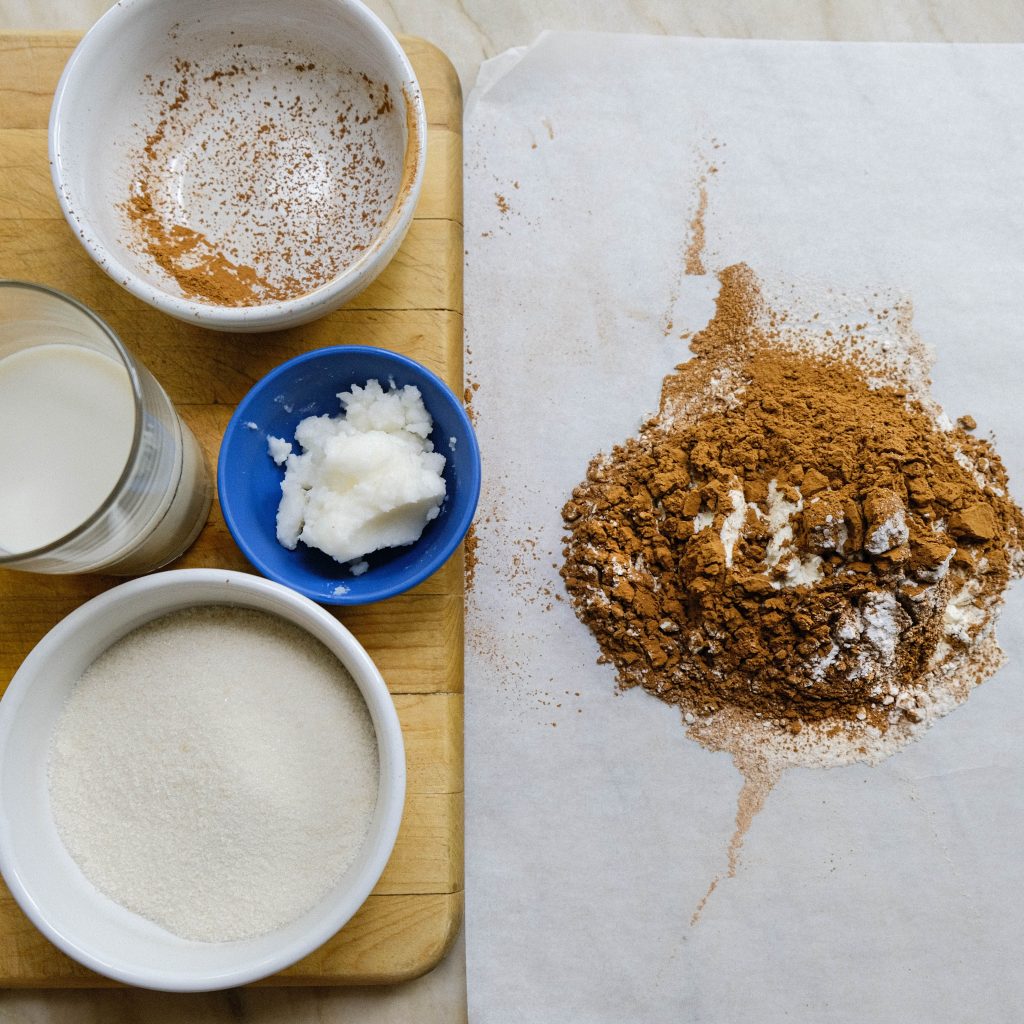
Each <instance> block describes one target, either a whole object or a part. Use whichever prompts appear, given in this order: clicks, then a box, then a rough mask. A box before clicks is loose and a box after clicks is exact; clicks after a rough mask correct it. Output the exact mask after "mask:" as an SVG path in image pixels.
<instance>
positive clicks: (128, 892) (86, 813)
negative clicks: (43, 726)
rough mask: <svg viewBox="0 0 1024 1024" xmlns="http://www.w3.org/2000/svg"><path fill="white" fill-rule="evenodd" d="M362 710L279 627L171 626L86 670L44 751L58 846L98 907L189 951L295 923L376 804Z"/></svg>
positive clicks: (324, 666)
mask: <svg viewBox="0 0 1024 1024" xmlns="http://www.w3.org/2000/svg"><path fill="white" fill-rule="evenodd" d="M378 774H379V769H378V761H377V746H376V740H375V735H374V730H373V724H372V722H371V720H370V715H369V712H368V710H367V708H366V705H365V703H364V701H363V698H362V695H361V694H360V693H359V690H358V688H357V687H356V685H355V683H354V682H353V680H352V678H351V676H350V675H349V674H348V672H347V671H346V670H345V669H344V668H343V667H342V666H341V664H340V663H339V662H338V661H337V659H336V658H335V657H334V655H332V654H331V653H330V652H329V651H328V650H327V648H326V647H324V646H323V645H322V644H321V643H319V642H318V641H317V640H315V639H313V638H312V637H311V636H309V635H308V634H307V633H305V632H304V631H303V630H301V629H299V628H298V627H296V626H294V625H292V624H291V623H288V622H285V621H284V620H281V619H278V618H276V617H274V616H271V615H267V614H264V613H262V612H257V611H252V610H249V609H242V608H233V607H226V606H215V607H204V608H196V609H189V610H186V611H181V612H176V613H174V614H171V615H168V616H165V617H163V618H161V619H157V620H156V621H154V622H151V623H148V624H147V625H144V626H142V627H141V628H139V629H137V630H135V631H134V632H132V633H130V634H128V636H126V637H125V638H124V639H122V640H121V641H119V642H118V643H117V644H115V645H114V646H113V647H111V648H110V649H109V650H107V651H106V652H105V653H103V654H102V655H100V657H99V658H97V659H96V661H95V662H94V663H93V664H92V665H91V666H90V667H89V668H88V669H87V670H86V672H85V673H84V675H83V676H82V678H81V680H80V681H79V682H78V684H77V685H76V686H75V688H74V690H73V691H72V693H71V696H70V697H69V699H68V702H67V705H66V706H65V708H64V711H63V713H62V715H61V718H60V720H59V722H58V724H57V728H56V730H55V733H54V737H53V741H52V746H51V751H50V776H49V782H50V803H51V807H52V811H53V816H54V820H55V822H56V825H57V830H58V832H59V834H60V836H61V839H62V840H63V841H64V844H65V846H66V847H67V849H68V852H69V853H70V854H71V856H72V857H73V858H74V860H75V861H76V863H77V864H78V865H79V867H80V868H81V869H82V871H83V872H84V874H85V875H86V877H87V878H88V879H89V880H90V881H91V882H92V883H93V884H94V885H95V886H96V887H97V888H98V889H99V890H100V891H101V892H103V893H105V894H106V895H107V896H109V897H110V898H111V899H113V900H114V901H115V902H117V903H120V904H121V905H122V906H124V907H127V908H128V909H129V910H133V911H135V912H136V913H138V914H141V915H142V916H143V917H146V918H149V919H150V920H152V921H155V922H156V923H158V924H160V925H162V926H163V927H165V928H167V929H168V930H169V931H172V932H174V933H175V934H177V935H180V936H182V937H184V938H188V939H196V940H200V941H206V942H217V941H230V940H235V939H244V938H251V937H255V936H257V935H262V934H265V933H267V932H269V931H272V930H274V929H275V928H278V927H280V926H282V925H285V924H287V923H289V922H290V921H293V920H295V919H296V918H298V917H300V916H301V915H302V914H303V913H305V912H306V911H307V910H309V909H311V908H312V907H313V906H314V905H315V904H316V903H317V901H318V900H319V899H321V898H322V897H323V896H324V895H325V894H326V893H327V892H328V890H330V889H331V887H332V886H333V885H334V884H335V883H336V882H337V881H338V880H339V879H340V878H341V876H342V875H343V874H344V872H345V871H346V869H347V868H348V867H349V866H350V865H351V864H352V863H353V861H354V860H355V858H356V856H357V854H358V852H359V849H360V847H361V845H362V843H363V840H364V839H365V836H366V832H367V829H368V827H369V823H370V819H371V817H372V815H373V811H374V807H375V805H376V799H377V785H378Z"/></svg>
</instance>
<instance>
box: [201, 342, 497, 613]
mask: <svg viewBox="0 0 1024 1024" xmlns="http://www.w3.org/2000/svg"><path fill="white" fill-rule="evenodd" d="M374 378H376V379H377V380H379V381H380V383H381V385H382V386H383V387H385V388H387V387H388V385H389V383H390V382H391V381H394V384H395V386H396V387H399V388H401V387H404V386H405V385H406V384H415V385H416V387H418V388H419V389H420V393H421V394H422V396H423V402H424V405H426V407H427V411H428V412H429V413H430V415H431V417H432V418H433V420H434V429H433V432H432V433H431V435H430V440H431V441H433V443H434V450H435V451H438V452H440V453H441V454H442V455H443V456H444V457H445V467H444V480H445V488H446V491H447V493H446V494H445V499H444V503H443V504H442V505H441V511H440V513H439V515H438V516H437V518H436V519H434V520H432V521H431V522H429V523H428V524H427V526H426V528H425V529H424V531H423V534H422V536H421V537H420V539H419V540H417V541H416V542H415V543H414V544H410V545H407V546H406V547H401V548H388V549H385V550H383V551H377V552H375V553H374V554H372V555H368V556H367V558H366V561H367V562H368V563H369V569H367V571H366V572H365V573H363V574H362V575H361V576H353V575H352V573H351V572H350V571H349V570H348V568H347V567H346V566H344V565H342V564H341V563H340V562H336V561H335V560H334V559H333V558H331V557H330V556H329V555H325V554H323V553H322V552H320V551H317V550H315V549H314V548H310V547H307V546H306V545H305V544H303V543H302V542H301V541H300V542H299V545H298V547H297V548H296V549H295V550H294V551H289V550H288V549H287V548H286V547H284V546H283V545H282V544H280V543H278V540H277V532H276V531H277V506H278V504H279V502H280V500H281V480H282V479H283V478H284V468H283V467H282V466H278V465H276V464H275V463H274V461H273V459H272V458H271V457H270V455H269V454H268V452H267V436H268V435H273V436H275V437H282V438H284V439H285V440H286V441H292V442H294V440H295V427H296V426H297V424H298V423H299V421H300V420H303V419H305V418H306V417H307V416H321V415H323V414H324V413H327V414H328V415H331V416H338V415H340V414H341V412H342V406H341V402H340V401H339V400H338V397H337V396H338V393H339V392H341V391H348V390H349V389H350V388H351V387H352V385H353V384H358V385H360V386H362V385H364V384H365V383H366V382H367V381H368V380H372V379H374ZM295 448H296V451H301V448H300V447H299V446H298V445H296V446H295ZM217 486H218V489H219V492H220V493H219V498H220V506H221V510H222V511H223V513H224V521H225V522H226V523H227V525H228V529H229V530H230V531H231V536H232V537H234V538H235V542H236V543H237V544H238V546H239V547H240V548H241V549H242V552H243V553H244V554H245V557H246V558H248V559H249V561H250V562H251V563H252V564H253V566H254V567H255V568H256V569H257V570H259V572H260V573H262V574H263V575H264V576H266V577H267V578H268V579H272V580H276V581H277V582H278V583H283V584H284V585H285V586H288V587H291V588H292V589H293V590H297V591H298V592H299V593H300V594H305V596H306V597H310V598H312V599H313V600H314V601H319V602H321V603H322V604H339V605H353V604H370V603H371V602H373V601H383V600H384V599H385V598H388V597H394V595H395V594H401V593H402V592H403V591H405V590H408V589H409V588H410V587H414V586H416V584H417V583H421V582H422V581H423V580H425V579H426V578H427V577H428V576H429V575H430V574H431V573H433V572H436V571H437V570H438V569H439V568H441V566H442V565H443V564H444V563H445V561H446V560H447V559H448V557H449V556H450V555H451V554H452V552H453V551H454V550H455V549H456V547H458V545H459V541H461V540H462V538H463V537H464V536H465V534H466V531H467V530H468V529H469V524H470V523H471V522H472V521H473V513H474V512H475V511H476V503H477V499H478V497H479V496H480V449H479V448H478V446H477V442H476V436H475V434H474V433H473V426H472V424H471V423H470V421H469V417H468V416H467V415H466V411H465V409H463V407H462V402H461V401H460V400H459V398H458V397H456V395H455V394H454V393H453V392H452V390H451V388H449V387H448V385H447V384H445V383H444V382H443V381H442V380H441V379H440V378H439V377H437V376H435V375H434V374H433V373H431V372H430V371H429V370H428V369H426V367H424V366H421V365H420V364H419V363H417V362H414V361H413V360H412V359H407V358H406V357H405V356H400V355H398V354H397V353H395V352H389V351H387V350H386V349H379V348H370V347H368V346H363V345H339V346H336V347H334V348H323V349H318V350H316V351H315V352H307V353H306V354H305V355H301V356H297V357H296V358H295V359H290V360H289V361H288V362H287V363H283V364H282V365H281V366H279V367H277V369H276V370H273V371H271V372H270V373H268V374H267V376H266V377H264V378H263V379H262V380H260V381H259V382H258V383H257V384H256V385H255V386H254V387H253V388H252V390H251V391H250V392H249V393H248V394H247V395H246V396H245V398H243V399H242V401H241V402H240V403H239V406H238V408H237V409H236V410H235V414H234V416H232V417H231V421H230V423H228V426H227V429H226V430H225V432H224V440H223V441H222V443H221V448H220V459H219V461H218V464H217Z"/></svg>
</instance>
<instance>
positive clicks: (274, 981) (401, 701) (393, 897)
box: [0, 33, 463, 987]
mask: <svg viewBox="0 0 1024 1024" xmlns="http://www.w3.org/2000/svg"><path fill="white" fill-rule="evenodd" d="M78 39H79V36H78V35H77V34H73V33H19V34H11V33H0V277H6V278H17V279H20V280H26V281H35V282H38V283H41V284H46V285H50V286H52V287H54V288H57V289H59V290H61V291H63V292H67V293H68V294H69V295H72V296H73V297H74V298H76V299H79V300H80V301H82V302H84V303H85V304H86V305H88V306H90V307H91V308H92V309H94V310H95V311H96V312H97V313H98V314H99V315H100V316H101V317H102V318H103V319H104V320H106V321H107V323H109V324H110V325H111V326H112V327H113V328H114V330H115V331H116V332H117V333H118V335H119V336H120V337H121V339H122V340H123V341H124V342H125V343H126V344H127V346H128V347H129V348H130V349H131V350H132V351H133V352H134V353H135V354H136V355H137V356H138V357H139V358H140V359H141V360H142V362H143V363H144V364H145V365H146V366H147V367H148V368H149V369H150V370H151V371H152V372H153V374H154V375H155V376H156V377H157V379H158V380H159V381H160V382H161V384H163V386H164V388H165V389H166V390H167V392H168V393H169V394H170V396H171V399H172V400H173V401H174V403H175V405H176V406H177V407H178V409H179V410H180V412H181V414H182V417H183V418H184V419H185V420H186V421H187V422H188V424H189V425H190V426H191V428H192V430H193V431H194V433H195V435H196V437H197V438H198V439H199V441H200V443H201V444H202V445H203V448H204V449H205V452H206V456H207V458H208V459H209V461H210V465H211V467H213V466H216V462H217V451H218V447H219V445H220V438H221V435H222V433H223V430H224V427H225V426H226V424H227V421H228V419H229V418H230V416H231V413H232V410H233V408H234V406H235V404H236V403H237V402H238V401H239V399H241V398H242V396H243V395H244V394H245V393H246V391H247V390H248V389H249V387H250V386H251V385H252V384H253V383H254V382H255V381H256V380H258V379H259V378H260V377H262V376H263V375H264V374H266V373H267V372H268V371H270V370H271V369H273V368H274V367H275V366H277V365H278V364H280V363H282V362H284V361H285V360H286V359H290V358H291V357H292V356H295V355H298V354H299V353H301V352H305V351H308V350H309V349H313V348H320V347H323V346H325V345H335V344H369V345H379V346H382V347H386V348H390V349H394V350H396V351H398V352H402V353H404V354H405V355H408V356H411V357H412V358H413V359H417V360H419V361H420V362H422V363H424V364H425V365H426V366H428V367H430V369H432V370H433V371H434V372H435V373H437V374H439V375H440V376H441V377H443V378H444V379H445V380H446V381H447V382H448V384H450V385H451V386H452V387H453V388H454V389H455V391H456V393H460V394H461V389H462V256H463V252H462V97H461V93H460V89H459V83H458V79H457V77H456V75H455V71H454V69H453V68H452V66H451V64H450V63H449V62H448V60H447V58H446V57H445V56H444V54H442V53H441V52H440V51H439V50H438V49H436V48H435V47H433V46H431V45H430V44H429V43H426V42H424V41H423V40H420V39H412V38H406V39H403V40H402V44H403V46H404V47H405V49H406V52H407V53H408V55H409V58H410V60H411V61H412V63H413V66H414V68H415V69H416V74H417V76H418V78H419V81H420V85H421V87H422V89H423V94H424V96H425V98H426V105H427V120H428V123H429V132H428V155H427V167H426V176H425V179H424V184H423V193H422V197H421V198H420V202H419V207H418V209H417V211H416V218H415V220H414V222H413V225H412V228H411V229H410V231H409V234H408V236H407V237H406V240H405V242H404V244H403V245H402V248H401V250H400V251H399V253H398V255H397V256H396V257H395V260H394V261H393V262H392V264H391V265H390V266H389V267H388V269H387V270H385V271H384V273H383V274H382V275H381V276H380V277H379V278H378V279H377V281H376V282H375V283H374V284H373V285H372V286H371V287H370V288H368V289H367V290H366V291H365V292H364V293H363V294H362V295H360V296H359V297H358V298H356V299H355V300H353V301H352V302H350V303H349V304H348V305H347V306H345V307H344V308H343V309H341V310H339V311H338V312H337V313H333V314H331V315H330V316H327V317H325V318H324V319H322V320H319V321H317V322H316V323H313V324H309V325H307V326H305V327H300V328H295V329H293V330H289V331H279V332H276V333H272V334H266V335H259V336H255V335H231V334H218V333H213V332H210V331H205V330H202V329H200V328H197V327H192V326H189V325H187V324H183V323H180V322H178V321H177V320H173V319H171V318H170V317H167V316H165V315H164V314H162V313H159V312H157V311H156V310H154V309H151V308H150V307H148V306H146V305H144V304H143V303H142V302H140V301H139V300H137V299H135V298H133V297H132V296H131V295H129V294H128V292H126V291H125V290H124V289H122V288H120V287H118V285H116V284H115V283H114V282H113V281H112V280H110V278H108V277H107V276H106V275H105V274H104V273H103V272H102V271H100V270H99V269H98V268H97V267H96V265H95V264H94V263H93V262H92V260H91V259H90V258H89V257H88V256H87V255H86V253H85V251H84V249H82V247H81V246H80V245H79V244H78V242H77V241H76V240H75V237H74V236H73V234H72V232H71V230H70V229H69V228H68V226H67V224H66V223H65V221H64V218H63V217H62V216H61V213H60V210H59V208H58V206H57V200H56V198H55V196H54V193H53V188H52V186H51V184H50V173H49V166H48V162H47V152H46V125H47V119H48V117H49V110H50V101H51V98H52V95H53V90H54V88H55V87H56V84H57V79H58V77H59V76H60V73H61V71H62V69H63V67H64V64H65V62H66V61H67V59H68V57H69V56H70V54H71V51H72V49H73V48H74V46H75V44H76V43H77V42H78ZM97 130H102V128H101V127H99V126H98V128H97ZM197 566H215V567H218V568H226V569H239V570H242V571H252V570H251V567H250V566H249V564H248V563H247V562H246V560H245V558H244V557H243V556H242V554H241V552H240V551H239V550H238V549H237V548H236V546H235V543H234V541H233V540H232V539H231V535H230V534H229V533H228V531H227V528H226V527H225V525H224V520H223V518H222V517H221V514H220V509H219V506H218V505H217V504H216V503H214V507H213V511H212V513H211V516H210V521H209V523H208V524H207V526H206V529H205V530H204V531H203V533H202V535H201V536H200V538H199V540H198V541H197V542H196V543H195V545H194V546H193V547H192V548H191V550H189V551H188V552H187V553H186V554H185V556H184V557H183V558H181V559H180V560H179V561H178V562H176V563H174V565H172V566H169V567H168V568H184V567H197ZM118 582H122V581H121V580H119V579H117V578H115V577H110V576H82V577H60V576H36V575H33V574H31V573H19V572H11V571H2V570H0V689H2V688H4V687H6V685H7V683H8V682H9V681H10V679H11V677H12V676H13V674H14V672H15V671H16V670H17V668H18V665H19V664H20V663H21V661H22V659H23V658H24V657H25V656H26V655H27V654H28V652H29V651H30V650H31V648H32V647H33V645H34V644H35V643H36V642H37V641H38V640H39V639H40V638H41V637H42V636H43V634H44V633H46V632H47V630H49V629H50V628H51V627H52V626H54V625H55V624H56V623H57V622H58V621H59V620H60V619H62V618H63V617H64V616H65V615H67V614H68V613H69V612H70V611H72V610H73V609H74V608H76V607H77V606H78V605H79V604H81V603H82V602H83V601H85V600H87V599H88V598H90V597H93V596H94V595H95V594H98V593H100V592H101V591H104V590H106V589H108V588H109V587H112V586H114V585H116V584H117V583H118ZM338 617H339V618H340V619H341V621H342V622H344V623H345V625H346V626H348V627H349V629H351V630H352V632H353V633H355V635H356V636H357V637H358V638H359V639H360V641H362V643H363V645H364V646H365V647H366V649H367V650H368V651H369V652H370V655H371V656H372V657H373V659H374V660H375V661H376V663H377V665H378V666H379V667H380V670H381V672H382V673H383V675H384V678H385V679H386V680H387V683H388V686H389V688H390V690H391V693H392V694H393V695H394V698H395V704H396V706H397V708H398V715H399V718H400V719H401V722H402V729H403V732H404V734H405V744H406V758H407V764H408V795H407V797H406V807H405V816H404V818H403V820H402V826H401V830H400V831H399V834H398V841H397V843H396V845H395V851H394V853H393V855H392V857H391V860H390V862H389V863H388V866H387V868H386V870H385V872H384V874H383V876H382V877H381V880H380V882H379V883H378V885H377V887H376V888H375V889H374V891H373V894H372V895H371V896H370V897H369V899H368V900H367V901H366V903H365V904H364V905H363V907H362V908H361V909H360V911H359V912H358V913H357V914H356V916H355V917H354V918H353V919H352V921H350V922H349V924H348V925H346V926H345V928H344V929H343V930H342V931H341V932H339V933H338V934H337V935H336V936H335V937H334V938H333V939H331V940H330V941H329V942H328V943H327V944H326V945H324V946H323V947H321V948H320V949H318V950H317V951H316V952H314V953H312V954H311V955H310V956H308V957H306V958H305V959H304V960H302V961H301V962H300V963H298V964H296V965H295V966H294V967H291V968H289V969H288V970H286V971H284V972H282V973H281V974H279V975H276V976H275V977H273V978H270V979H269V980H268V981H266V982H263V984H270V985H286V984H287V985H332V984H337V985H352V984H370V983H385V982H396V981H401V980H404V979H407V978H412V977H416V976H417V975H419V974H422V973H424V972H425V971H427V970H429V969H430V968H431V967H433V966H434V965H435V964H436V963H437V962H438V961H439V960H440V959H441V958H442V957H443V956H444V954H445V952H446V951H447V950H448V947H449V945H450V944H451V942H452V941H453V939H454V937H455V934H456V932H457V931H458V926H459V922H460V920H461V917H462V905H463V893H462V889H463V870H462V821H463V817H462V790H463V785H462V643H463V563H462V553H461V551H460V552H459V553H458V554H457V555H456V556H454V557H453V558H452V559H451V560H450V561H449V562H448V564H447V565H446V566H445V567H444V568H442V569H441V570H440V571H439V572H438V573H436V574H435V575H434V576H433V577H431V578H430V579H429V580H426V581H425V582H424V583H423V584H421V585H420V586H419V587H417V588H416V589H415V590H412V591H410V592H409V593H407V594H403V595H401V596H400V597H396V598H393V599H392V600H390V601H386V602H383V603H381V604H376V605H370V606H367V607H364V608H354V609H345V610H342V611H340V612H338ZM111 984H113V983H112V982H109V981H107V980H106V979H104V978H101V977H99V976H98V975H96V974H93V973H92V972H91V971H88V970H86V969H85V968H84V967H80V966H79V965H78V964H77V963H75V962H74V961H73V960H71V959H69V958H68V957H66V956H64V954H63V953H61V952H59V951H58V950H57V949H56V948H55V947H54V946H52V945H51V944H50V943H49V942H48V941H47V940H46V939H44V938H43V936H42V935H41V934H40V933H39V932H38V931H37V930H36V929H35V928H34V927H33V926H32V924H31V923H30V922H29V921H28V919H27V918H25V917H24V915H23V914H22V913H21V911H20V909H19V908H18V906H17V904H16V903H15V902H14V900H13V899H12V898H11V896H10V894H9V893H8V891H7V889H6V887H4V886H3V885H2V883H0V986H25V987H33V986H34V987H67V986H76V987H89V986H101V985H103V986H105V985H111Z"/></svg>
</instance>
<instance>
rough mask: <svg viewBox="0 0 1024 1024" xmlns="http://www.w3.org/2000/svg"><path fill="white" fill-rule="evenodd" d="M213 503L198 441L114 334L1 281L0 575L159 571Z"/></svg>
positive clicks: (43, 292) (69, 303)
mask: <svg viewBox="0 0 1024 1024" xmlns="http://www.w3.org/2000/svg"><path fill="white" fill-rule="evenodd" d="M211 498H212V487H211V483H210V475H209V471H208V469H207V466H206V462H205V460H204V458H203V454H202V452H201V451H200V449H199V445H198V444H197V443H196V440H195V438H194V437H193V436H192V433H191V431H189V429H188V427H187V426H185V424H184V423H182V421H181V419H180V418H179V417H178V414H177V413H176V412H175V410H174V406H173V405H171V402H170V399H169V398H168V397H167V395H166V394H165V393H164V391H163V388H161V387H160V385H159V384H157V382H156V380H154V378H153V376H152V375H151V374H150V373H149V371H148V370H146V368H145V367H144V366H142V365H141V364H140V363H138V362H137V361H136V360H135V359H134V358H133V357H132V355H131V354H130V353H129V352H128V351H127V349H125V347H124V345H122V344H121V341H120V340H119V339H118V337H117V336H116V335H115V334H114V332H113V331H112V330H111V329H110V328H109V327H108V326H107V325H106V324H105V323H104V322H103V321H102V320H100V318H99V317H98V316H96V314H95V313H92V312H90V311H89V310H88V309H86V308H85V307H84V306H82V305H80V304H79V303H77V302H75V301H74V299H70V298H68V297H67V296H66V295H61V294H60V293H59V292H55V291H52V290H50V289H49V288H43V287H41V286H38V285H33V284H24V283H20V282H17V281H0V567H3V568H10V569H26V570H30V571H32V572H49V573H77V572H105V573H116V574H119V575H134V574H137V573H144V572H149V571H151V570H152V569H157V568H159V567H160V566H162V565H164V564H166V563H167V562H170V561H171V560H172V559H174V558H177V557H178V555H180V554H181V553H182V552H183V551H184V550H185V549H186V548H187V547H188V546H189V545H190V544H191V543H192V541H193V540H195V538H196V537H197V536H198V534H199V531H200V530H201V529H202V528H203V525H204V524H205V523H206V517H207V515H208V513H209V510H210V501H211Z"/></svg>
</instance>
